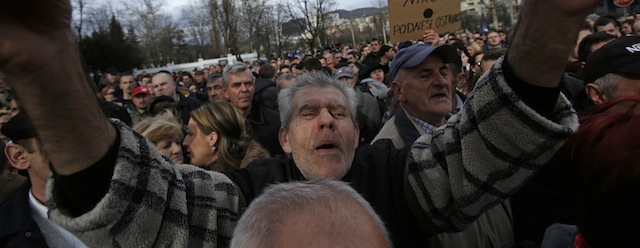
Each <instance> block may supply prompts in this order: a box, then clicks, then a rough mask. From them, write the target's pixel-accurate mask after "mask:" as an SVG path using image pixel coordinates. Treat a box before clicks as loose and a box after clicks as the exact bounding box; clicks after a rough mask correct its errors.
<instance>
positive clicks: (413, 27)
mask: <svg viewBox="0 0 640 248" xmlns="http://www.w3.org/2000/svg"><path fill="white" fill-rule="evenodd" d="M432 24H433V19H426V20H421V21H415V22H408V23H403V24H397V25H393V34H394V35H399V34H410V33H413V32H416V31H420V30H425V29H431V26H432Z"/></svg>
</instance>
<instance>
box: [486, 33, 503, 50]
mask: <svg viewBox="0 0 640 248" xmlns="http://www.w3.org/2000/svg"><path fill="white" fill-rule="evenodd" d="M500 43H502V38H500V34H499V33H498V31H489V33H488V34H487V44H488V45H489V46H492V47H497V46H499V45H500Z"/></svg>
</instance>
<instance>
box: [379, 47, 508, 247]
mask: <svg viewBox="0 0 640 248" xmlns="http://www.w3.org/2000/svg"><path fill="white" fill-rule="evenodd" d="M459 61H460V57H459V55H458V53H457V51H456V50H455V48H454V47H453V46H449V45H446V46H431V45H427V44H415V45H411V46H409V47H407V48H405V49H402V50H400V52H398V55H397V56H396V59H395V60H394V61H393V63H391V69H390V71H389V77H390V78H391V79H392V80H393V81H392V83H391V89H392V90H393V94H394V96H395V98H396V99H397V100H398V102H399V103H400V106H399V107H398V109H397V110H396V112H395V115H394V116H393V117H392V118H391V119H389V120H388V121H387V122H386V123H385V124H384V126H383V127H382V129H381V130H380V132H379V133H378V135H377V136H376V137H375V138H374V140H373V142H376V141H378V140H381V139H389V140H391V141H392V142H393V145H394V146H395V147H396V148H398V149H402V148H404V147H405V146H407V145H410V144H412V143H413V142H414V141H415V140H416V139H418V138H419V137H420V136H422V135H425V134H432V133H433V132H434V130H435V129H436V128H438V127H440V126H442V125H444V123H445V122H446V120H447V118H448V117H449V116H450V112H451V110H452V101H454V100H455V95H453V94H454V93H453V87H454V86H453V80H454V78H455V77H456V76H457V75H452V72H451V70H449V67H448V64H453V63H460V62H459ZM510 210H511V209H510V206H509V204H508V201H507V202H505V203H502V204H500V205H498V206H495V207H494V208H491V209H489V210H487V213H486V214H483V215H481V216H480V217H479V218H478V220H477V221H474V222H473V223H471V224H470V225H469V227H468V228H467V229H466V230H464V231H462V232H458V233H443V234H439V235H437V236H436V237H434V238H432V239H430V240H429V247H491V246H496V244H497V246H498V247H502V246H505V245H509V244H513V243H514V238H513V230H512V223H511V220H510V218H509V212H510Z"/></svg>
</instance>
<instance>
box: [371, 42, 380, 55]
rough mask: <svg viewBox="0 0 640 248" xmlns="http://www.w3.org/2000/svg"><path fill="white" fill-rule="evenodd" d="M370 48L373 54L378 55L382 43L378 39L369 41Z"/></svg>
mask: <svg viewBox="0 0 640 248" xmlns="http://www.w3.org/2000/svg"><path fill="white" fill-rule="evenodd" d="M369 47H370V48H371V52H374V53H377V52H378V51H380V41H379V40H378V39H376V38H373V39H371V40H370V41H369Z"/></svg>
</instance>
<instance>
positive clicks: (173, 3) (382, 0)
mask: <svg viewBox="0 0 640 248" xmlns="http://www.w3.org/2000/svg"><path fill="white" fill-rule="evenodd" d="M98 1H104V0H98ZM165 1H166V3H167V9H175V8H176V7H180V6H182V5H188V4H189V3H190V1H189V0H165ZM335 1H336V7H337V9H344V10H353V9H358V8H365V7H380V6H378V5H380V4H382V6H386V5H387V0H335Z"/></svg>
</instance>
